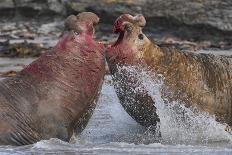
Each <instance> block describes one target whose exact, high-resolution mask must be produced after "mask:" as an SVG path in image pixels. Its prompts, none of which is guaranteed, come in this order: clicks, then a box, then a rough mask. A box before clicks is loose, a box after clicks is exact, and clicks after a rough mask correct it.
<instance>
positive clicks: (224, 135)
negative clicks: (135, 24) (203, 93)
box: [118, 66, 232, 144]
mask: <svg viewBox="0 0 232 155" xmlns="http://www.w3.org/2000/svg"><path fill="white" fill-rule="evenodd" d="M118 70H119V73H120V71H123V73H125V70H126V71H127V72H129V74H130V75H133V76H134V77H136V79H140V80H139V81H138V83H139V84H140V85H142V86H143V88H145V89H146V90H147V91H148V93H149V95H151V96H152V99H153V101H154V102H155V106H156V108H157V114H158V116H159V117H160V124H159V128H160V132H161V135H162V139H163V142H164V143H172V144H180V143H181V144H199V143H201V144H206V143H215V142H222V141H223V142H232V135H231V134H229V133H228V132H226V131H225V128H226V127H227V125H226V124H222V123H219V122H217V121H216V120H215V116H212V115H209V114H208V113H207V112H200V111H199V110H198V109H197V108H196V107H189V108H187V107H185V106H184V104H183V102H179V101H172V102H167V101H168V100H167V99H165V98H162V94H161V89H162V88H163V87H164V83H163V80H164V77H163V76H162V75H156V74H154V73H151V72H150V71H149V69H147V68H146V69H145V68H141V67H135V66H127V67H125V66H124V67H119V68H118ZM136 85H137V84H136ZM139 90H140V88H139V87H138V88H137V89H136V90H134V91H139Z"/></svg>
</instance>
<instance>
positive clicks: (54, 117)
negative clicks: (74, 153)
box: [0, 12, 105, 145]
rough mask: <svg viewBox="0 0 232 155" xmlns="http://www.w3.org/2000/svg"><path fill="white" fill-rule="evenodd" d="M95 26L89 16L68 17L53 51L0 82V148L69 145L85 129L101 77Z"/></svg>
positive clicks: (95, 19)
mask: <svg viewBox="0 0 232 155" xmlns="http://www.w3.org/2000/svg"><path fill="white" fill-rule="evenodd" d="M98 20H99V19H98V17H97V16H96V15H95V14H93V13H89V12H84V13H80V14H78V16H77V17H76V16H73V15H72V16H70V17H68V19H67V21H66V27H67V29H68V31H67V32H66V33H65V34H64V35H63V36H62V38H61V39H60V40H59V42H58V43H57V45H56V46H55V47H54V48H53V49H51V50H50V51H47V52H46V53H44V54H43V55H42V56H41V57H39V58H38V59H37V60H36V61H34V62H32V63H31V64H30V65H28V66H27V67H26V68H25V69H23V70H22V71H21V72H19V73H18V74H17V75H16V77H13V78H7V79H4V80H2V81H0V107H1V108H0V144H1V145H26V144H31V143H35V142H37V141H39V140H42V139H50V138H59V139H61V140H64V141H69V140H70V138H71V137H72V136H73V135H76V134H78V133H80V132H81V131H82V130H83V129H84V128H85V126H86V125H87V122H88V120H89V118H90V116H91V115H92V113H93V109H94V108H95V106H96V102H97V98H98V94H99V90H100V89H101V86H102V82H103V77H104V73H105V64H104V56H103V51H104V48H103V46H102V45H100V44H98V43H96V42H95V41H94V40H93V35H94V27H93V25H94V24H96V23H97V22H98ZM77 23H78V24H77ZM73 24H77V25H75V26H73ZM79 24H81V27H80V28H79V29H75V28H76V26H78V25H79Z"/></svg>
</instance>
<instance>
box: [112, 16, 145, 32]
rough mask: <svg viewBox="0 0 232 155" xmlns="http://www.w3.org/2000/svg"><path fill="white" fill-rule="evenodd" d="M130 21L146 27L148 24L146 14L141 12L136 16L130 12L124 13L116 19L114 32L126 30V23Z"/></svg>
mask: <svg viewBox="0 0 232 155" xmlns="http://www.w3.org/2000/svg"><path fill="white" fill-rule="evenodd" d="M128 23H131V24H133V25H137V26H140V27H144V26H145V25H146V20H145V18H144V16H143V15H140V14H139V15H136V16H132V15H130V14H123V15H121V16H120V17H118V18H117V19H116V21H115V23H114V27H113V33H120V32H122V31H125V28H126V25H127V24H128Z"/></svg>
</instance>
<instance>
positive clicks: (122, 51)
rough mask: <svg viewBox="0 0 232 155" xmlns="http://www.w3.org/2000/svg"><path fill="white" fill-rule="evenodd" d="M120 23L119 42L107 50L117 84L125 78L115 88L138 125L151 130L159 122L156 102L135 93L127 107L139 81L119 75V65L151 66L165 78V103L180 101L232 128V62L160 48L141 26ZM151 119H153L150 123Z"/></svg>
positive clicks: (225, 58) (152, 70) (117, 24)
mask: <svg viewBox="0 0 232 155" xmlns="http://www.w3.org/2000/svg"><path fill="white" fill-rule="evenodd" d="M120 19H121V18H120V17H119V18H118V19H117V21H116V22H115V26H114V30H115V29H116V30H117V31H114V32H117V33H119V38H118V40H117V41H116V43H115V44H113V45H111V46H109V47H108V49H107V53H106V57H107V61H108V64H109V68H110V70H111V73H112V74H113V75H114V80H118V81H119V78H123V80H124V81H125V82H124V83H122V84H121V85H117V86H116V90H120V91H117V94H118V96H119V98H120V101H121V103H122V105H123V106H124V108H125V109H126V111H127V112H128V113H129V114H130V115H131V116H132V117H133V118H134V119H135V120H136V121H137V122H139V123H140V124H142V125H145V126H149V124H152V123H153V122H155V121H156V120H157V121H158V119H157V118H156V117H154V113H155V108H154V107H153V106H154V102H153V101H151V100H150V97H149V95H147V93H146V92H145V95H142V93H141V92H136V93H134V94H133V95H132V98H134V100H133V102H131V103H130V104H129V106H128V104H126V103H125V101H126V99H125V98H127V100H128V99H131V96H130V98H129V97H128V95H127V94H131V93H133V88H132V89H131V85H133V84H131V83H136V82H135V81H136V80H135V79H133V80H135V81H134V82H133V81H132V82H131V77H126V76H124V75H127V74H121V75H118V74H117V72H118V70H117V67H116V65H119V66H122V65H139V66H148V67H149V68H150V69H151V72H152V73H154V74H155V75H157V74H162V75H163V76H164V86H165V87H164V88H163V89H162V92H161V93H162V97H163V98H164V99H167V100H168V101H169V102H171V101H174V100H178V101H180V102H181V103H183V104H185V106H187V107H189V106H195V107H197V108H198V109H199V110H200V111H206V112H208V113H209V114H211V115H215V116H216V119H217V121H220V122H223V123H227V124H228V125H229V126H232V59H230V58H228V57H225V56H214V55H211V54H196V53H190V52H181V51H178V50H176V49H173V48H168V47H159V46H157V45H156V44H155V43H154V42H152V41H151V40H149V39H148V38H147V37H146V35H144V34H143V32H142V27H141V26H139V25H138V24H136V23H132V22H128V21H126V22H125V23H123V22H118V20H119V21H120ZM120 24H121V25H120ZM137 80H138V79H137ZM127 83H129V87H127ZM119 87H120V88H119ZM170 92H171V93H170ZM141 96H142V97H141ZM144 96H146V97H144ZM135 97H136V98H135ZM137 97H138V98H139V99H138V98H137ZM138 105H139V106H138ZM141 107H147V108H145V109H144V108H141ZM138 108H140V109H138ZM151 109H153V110H151ZM149 110H150V111H149ZM139 116H141V117H139ZM138 117H139V118H138ZM149 117H150V118H152V119H150V120H149V119H147V118H149ZM141 118H143V119H141Z"/></svg>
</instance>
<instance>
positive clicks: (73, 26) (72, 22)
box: [65, 12, 99, 35]
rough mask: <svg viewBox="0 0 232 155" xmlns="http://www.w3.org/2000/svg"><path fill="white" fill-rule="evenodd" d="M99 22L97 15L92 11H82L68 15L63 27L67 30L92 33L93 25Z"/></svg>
mask: <svg viewBox="0 0 232 155" xmlns="http://www.w3.org/2000/svg"><path fill="white" fill-rule="evenodd" d="M98 22H99V17H98V16H97V15H96V14H94V13H92V12H82V13H79V14H78V15H76V16H75V15H70V16H69V17H68V18H67V19H66V21H65V27H66V29H68V30H74V31H75V32H78V33H88V34H90V35H93V34H94V32H95V30H94V26H95V25H97V24H98Z"/></svg>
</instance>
